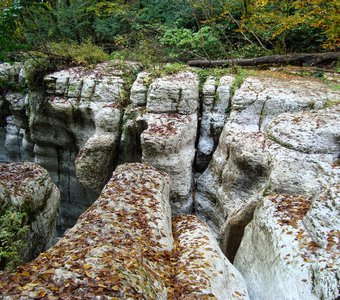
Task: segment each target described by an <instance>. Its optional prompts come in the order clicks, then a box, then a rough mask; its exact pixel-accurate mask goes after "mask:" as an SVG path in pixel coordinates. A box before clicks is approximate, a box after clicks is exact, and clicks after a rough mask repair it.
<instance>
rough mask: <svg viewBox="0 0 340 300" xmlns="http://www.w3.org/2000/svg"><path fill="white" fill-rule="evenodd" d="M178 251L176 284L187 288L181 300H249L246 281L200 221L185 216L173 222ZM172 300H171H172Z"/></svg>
mask: <svg viewBox="0 0 340 300" xmlns="http://www.w3.org/2000/svg"><path fill="white" fill-rule="evenodd" d="M173 228H174V229H173V230H174V236H175V237H176V239H175V247H176V248H177V249H178V261H177V267H178V268H179V270H178V271H177V272H176V277H175V281H176V282H177V285H179V286H180V285H182V284H183V285H185V286H188V292H184V293H183V295H182V299H190V298H189V297H190V296H194V297H195V298H194V299H205V298H204V297H207V296H211V297H214V299H219V300H226V299H234V298H235V299H249V296H248V291H247V287H246V284H245V281H244V279H243V278H242V276H241V274H240V273H239V272H238V271H237V269H236V268H235V267H234V266H233V265H232V264H231V263H230V262H229V261H228V259H227V258H226V257H225V256H224V255H223V253H222V251H221V249H220V248H219V246H218V244H217V242H216V239H215V238H214V237H213V235H212V233H211V232H210V230H209V228H208V227H207V226H206V225H205V224H204V223H203V222H202V221H200V220H199V219H197V217H194V216H190V215H186V216H179V217H176V218H175V219H174V221H173ZM169 299H170V298H169Z"/></svg>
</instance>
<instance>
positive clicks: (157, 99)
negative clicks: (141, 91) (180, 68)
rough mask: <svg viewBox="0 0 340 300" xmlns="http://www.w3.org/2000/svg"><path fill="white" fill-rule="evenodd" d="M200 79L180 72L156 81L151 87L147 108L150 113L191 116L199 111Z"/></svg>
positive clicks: (192, 74)
mask: <svg viewBox="0 0 340 300" xmlns="http://www.w3.org/2000/svg"><path fill="white" fill-rule="evenodd" d="M198 97H199V90H198V79H197V76H196V74H194V73H191V72H188V71H186V72H180V73H177V74H174V75H167V76H165V77H162V78H157V79H155V80H154V81H153V82H152V83H151V85H150V87H149V92H148V97H147V105H146V108H147V110H148V112H150V113H179V114H185V115H190V114H193V113H195V112H197V109H198Z"/></svg>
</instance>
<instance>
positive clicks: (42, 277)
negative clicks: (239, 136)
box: [0, 163, 249, 300]
mask: <svg viewBox="0 0 340 300" xmlns="http://www.w3.org/2000/svg"><path fill="white" fill-rule="evenodd" d="M169 183H170V177H169V176H168V175H167V174H166V173H164V172H161V171H157V170H156V169H155V168H154V167H151V166H150V165H146V164H137V163H134V164H125V165H121V166H119V167H118V168H117V170H116V171H115V172H114V173H113V175H112V178H111V180H110V181H109V182H108V183H107V185H106V186H105V188H104V189H103V191H102V193H101V195H100V197H99V198H98V200H97V201H96V202H95V203H94V204H93V205H92V206H91V207H90V208H89V209H88V210H87V211H86V212H85V213H84V214H83V215H82V216H81V217H80V218H79V220H78V222H77V225H76V226H75V227H73V228H72V229H70V230H69V231H68V232H67V233H66V234H65V236H64V237H63V238H62V239H61V240H60V241H59V242H58V244H57V245H55V246H54V247H53V248H51V249H49V250H48V251H47V252H46V253H43V254H41V255H40V256H39V257H38V258H37V259H36V260H35V261H33V262H31V263H29V264H27V265H25V266H22V267H19V268H18V269H16V270H15V272H13V273H2V274H1V273H0V295H1V296H2V297H3V299H6V300H7V299H12V298H16V299H34V298H37V297H49V298H53V297H54V298H62V299H109V298H117V299H142V298H143V299H220V300H224V299H232V298H235V299H249V297H248V292H247V289H246V286H245V283H244V280H243V279H242V277H241V276H240V274H239V273H238V271H237V270H236V269H235V268H234V267H233V266H232V265H231V264H230V262H229V261H228V260H227V259H226V258H225V257H224V256H223V254H222V253H221V251H220V250H219V249H218V246H217V243H216V241H215V240H214V238H213V236H212V235H211V233H210V231H209V229H208V227H207V226H206V225H204V224H203V223H202V222H201V221H199V220H198V219H197V218H196V217H194V216H180V217H177V218H176V219H175V220H174V221H173V229H172V226H171V225H172V224H171V223H172V222H171V210H170V203H169V192H170V184H169ZM172 230H173V232H174V233H172ZM15 278H16V279H15Z"/></svg>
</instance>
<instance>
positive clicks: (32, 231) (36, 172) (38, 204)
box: [0, 162, 60, 261]
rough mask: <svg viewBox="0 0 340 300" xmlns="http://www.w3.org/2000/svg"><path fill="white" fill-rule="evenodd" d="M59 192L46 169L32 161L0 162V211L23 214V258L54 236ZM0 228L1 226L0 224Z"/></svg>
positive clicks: (41, 248) (46, 244) (47, 246)
mask: <svg viewBox="0 0 340 300" xmlns="http://www.w3.org/2000/svg"><path fill="white" fill-rule="evenodd" d="M59 201H60V193H59V190H58V189H57V187H56V186H55V185H54V184H53V183H52V181H51V178H50V176H49V174H48V172H47V171H46V170H45V169H44V168H42V167H40V166H39V165H37V164H33V163H28V162H27V163H5V164H1V165H0V212H4V211H5V210H6V209H10V210H11V211H13V212H15V211H20V212H23V213H25V214H26V220H23V222H24V225H28V226H29V231H28V233H27V234H26V235H25V239H24V240H25V248H24V249H21V253H20V254H21V256H22V259H23V260H24V261H28V260H31V259H32V258H34V257H36V256H37V255H38V254H39V253H40V252H42V251H44V250H46V249H47V248H49V247H50V246H51V244H52V242H53V239H54V238H55V233H56V232H55V229H56V219H57V209H58V206H59ZM0 228H1V225H0Z"/></svg>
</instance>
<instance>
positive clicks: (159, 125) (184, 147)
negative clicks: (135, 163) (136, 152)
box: [141, 113, 197, 213]
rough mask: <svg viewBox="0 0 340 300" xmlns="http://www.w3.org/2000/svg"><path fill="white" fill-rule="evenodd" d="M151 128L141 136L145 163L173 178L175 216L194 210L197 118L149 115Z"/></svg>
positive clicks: (145, 118) (191, 116)
mask: <svg viewBox="0 0 340 300" xmlns="http://www.w3.org/2000/svg"><path fill="white" fill-rule="evenodd" d="M142 118H143V121H144V122H146V123H147V126H148V127H147V129H146V130H145V131H143V133H142V134H141V145H142V153H143V156H142V161H143V162H147V163H149V164H151V165H153V166H155V167H156V168H157V169H159V170H163V171H165V172H167V173H168V174H169V175H170V177H171V182H172V185H171V193H170V195H171V200H172V203H171V207H172V210H173V213H188V212H190V211H191V209H192V205H193V203H192V201H193V200H192V197H191V187H192V180H193V179H192V176H193V175H192V165H193V161H194V156H195V140H196V131H197V115H196V114H192V115H180V114H151V113H150V114H149V113H148V114H145V115H143V117H142Z"/></svg>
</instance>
